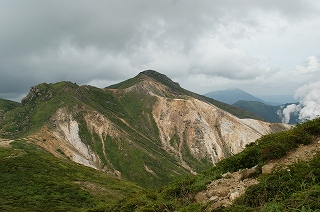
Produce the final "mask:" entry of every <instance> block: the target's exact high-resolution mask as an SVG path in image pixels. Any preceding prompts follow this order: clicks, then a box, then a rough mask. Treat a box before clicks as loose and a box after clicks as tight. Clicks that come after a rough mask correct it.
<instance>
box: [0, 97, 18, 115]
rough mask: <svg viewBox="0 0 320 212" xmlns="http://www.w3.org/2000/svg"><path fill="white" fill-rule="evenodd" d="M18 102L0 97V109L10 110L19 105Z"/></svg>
mask: <svg viewBox="0 0 320 212" xmlns="http://www.w3.org/2000/svg"><path fill="white" fill-rule="evenodd" d="M19 105H20V103H18V102H14V101H10V100H6V99H1V98H0V111H4V112H6V111H9V110H12V109H14V108H16V107H19Z"/></svg>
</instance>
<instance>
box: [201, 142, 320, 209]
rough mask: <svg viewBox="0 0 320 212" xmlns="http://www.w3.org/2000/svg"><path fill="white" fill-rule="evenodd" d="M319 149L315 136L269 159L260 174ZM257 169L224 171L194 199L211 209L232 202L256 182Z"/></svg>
mask: <svg viewBox="0 0 320 212" xmlns="http://www.w3.org/2000/svg"><path fill="white" fill-rule="evenodd" d="M319 151H320V138H317V139H315V140H314V142H312V143H311V144H309V145H300V146H299V147H298V148H297V149H296V150H294V151H291V152H289V153H288V154H287V155H286V156H284V157H282V158H279V159H275V160H271V161H269V162H268V163H267V164H266V165H264V166H263V167H262V174H268V173H271V172H272V169H273V168H274V167H277V166H281V167H282V168H286V167H287V166H288V165H290V164H293V163H295V162H297V161H299V160H302V161H304V160H308V159H310V158H312V157H313V156H314V155H316V153H317V152H319ZM258 172H259V171H258V169H257V168H256V167H253V168H251V169H245V170H239V171H237V172H233V173H229V172H228V173H225V174H223V175H222V178H221V179H218V180H215V181H212V182H211V183H210V184H209V185H207V190H204V191H201V192H199V193H197V194H196V196H195V201H196V202H202V203H208V202H210V203H211V207H210V208H211V209H213V208H217V207H219V206H227V205H230V204H232V203H233V202H234V201H235V200H236V199H237V198H238V197H240V196H241V195H242V194H244V193H245V191H246V188H247V187H249V186H251V185H254V184H258V183H259V182H258V180H257V178H252V176H256V174H257V173H258Z"/></svg>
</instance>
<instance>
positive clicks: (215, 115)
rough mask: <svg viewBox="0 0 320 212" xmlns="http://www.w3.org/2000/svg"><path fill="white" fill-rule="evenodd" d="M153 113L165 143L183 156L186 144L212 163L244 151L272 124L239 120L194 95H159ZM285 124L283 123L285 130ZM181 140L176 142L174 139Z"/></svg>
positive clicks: (269, 131) (200, 157)
mask: <svg viewBox="0 0 320 212" xmlns="http://www.w3.org/2000/svg"><path fill="white" fill-rule="evenodd" d="M153 116H154V119H155V121H156V123H157V126H158V128H159V132H160V138H161V142H162V145H163V147H164V148H165V149H167V150H168V151H172V152H174V153H176V154H178V155H180V158H181V161H183V158H182V156H181V148H182V146H183V143H185V144H186V145H187V147H188V148H189V150H190V152H191V154H192V155H193V156H194V157H195V158H197V159H205V158H207V159H208V158H209V159H210V160H211V162H212V163H213V164H215V163H216V162H218V161H219V160H221V159H223V158H225V157H228V156H231V155H233V154H237V153H239V152H241V151H242V150H243V149H244V148H245V146H246V145H247V144H248V143H251V142H253V141H255V140H257V139H258V138H260V137H261V136H262V135H265V134H268V133H272V132H274V131H273V128H272V125H273V124H271V123H267V122H263V121H258V120H253V119H239V118H237V117H235V116H233V115H231V114H229V113H227V112H225V111H223V110H221V109H219V108H218V107H216V106H214V105H211V104H209V103H206V102H203V101H200V100H198V99H194V98H188V99H170V98H165V97H160V96H158V101H157V103H156V105H155V106H154V109H153ZM286 127H288V126H286V125H283V129H285V128H286ZM173 137H178V138H179V143H177V144H173V143H172V138H173Z"/></svg>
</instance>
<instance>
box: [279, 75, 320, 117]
mask: <svg viewBox="0 0 320 212" xmlns="http://www.w3.org/2000/svg"><path fill="white" fill-rule="evenodd" d="M294 98H295V99H297V100H299V104H297V105H296V104H291V105H288V106H287V107H285V108H284V109H283V111H282V122H283V123H289V121H290V115H291V114H299V120H301V121H305V120H311V119H315V118H317V117H319V116H320V81H318V82H314V83H310V84H308V85H304V86H302V87H300V88H298V89H297V90H296V91H295V94H294ZM279 115H281V112H280V114H279Z"/></svg>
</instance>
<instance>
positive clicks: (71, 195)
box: [0, 140, 142, 211]
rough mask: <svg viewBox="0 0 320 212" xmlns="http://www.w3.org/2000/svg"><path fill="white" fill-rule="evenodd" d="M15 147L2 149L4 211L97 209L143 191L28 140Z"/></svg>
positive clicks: (0, 181) (0, 192) (0, 179)
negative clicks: (65, 158)
mask: <svg viewBox="0 0 320 212" xmlns="http://www.w3.org/2000/svg"><path fill="white" fill-rule="evenodd" d="M11 145H12V147H13V148H0V170H1V172H0V188H1V189H0V200H1V201H0V210H1V211H86V210H89V209H92V210H93V209H97V208H100V207H104V208H105V207H107V205H108V204H111V203H114V202H115V201H117V200H119V199H121V198H123V197H125V196H127V195H130V194H134V193H136V192H139V191H141V190H142V189H141V188H140V187H139V186H137V185H135V184H133V183H130V182H126V181H123V180H119V179H116V178H113V177H110V176H108V175H107V174H105V173H103V172H100V171H97V170H95V169H91V168H88V167H85V166H82V165H78V164H75V163H74V162H71V161H68V160H63V159H59V158H56V157H54V156H52V155H51V154H49V153H47V152H46V151H44V150H42V149H41V148H39V147H36V146H34V145H32V144H28V143H27V142H26V141H22V140H20V141H15V142H12V143H11ZM84 185H90V186H91V188H90V186H87V187H85V186H84ZM92 187H94V188H95V189H93V188H92ZM97 190H98V191H99V190H100V191H101V192H97Z"/></svg>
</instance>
